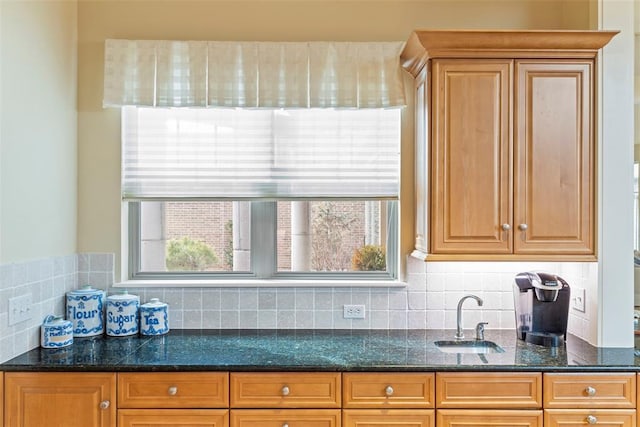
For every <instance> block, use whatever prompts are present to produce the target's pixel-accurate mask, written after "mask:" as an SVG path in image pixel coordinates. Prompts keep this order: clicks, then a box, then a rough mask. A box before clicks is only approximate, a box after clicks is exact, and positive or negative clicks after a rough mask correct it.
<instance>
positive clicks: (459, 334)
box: [456, 295, 482, 340]
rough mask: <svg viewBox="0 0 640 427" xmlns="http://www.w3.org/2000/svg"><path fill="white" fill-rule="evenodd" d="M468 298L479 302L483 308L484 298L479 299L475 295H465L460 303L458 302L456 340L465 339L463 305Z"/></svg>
mask: <svg viewBox="0 0 640 427" xmlns="http://www.w3.org/2000/svg"><path fill="white" fill-rule="evenodd" d="M467 298H473V299H474V300H476V301H477V302H478V305H479V306H480V307H482V298H480V297H477V296H475V295H465V296H463V297H462V298H460V301H458V312H457V317H456V320H457V329H456V339H457V340H461V339H462V338H464V333H462V303H463V302H464V300H466V299H467Z"/></svg>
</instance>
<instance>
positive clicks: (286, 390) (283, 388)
mask: <svg viewBox="0 0 640 427" xmlns="http://www.w3.org/2000/svg"><path fill="white" fill-rule="evenodd" d="M289 393H291V390H289V387H287V386H284V387H282V395H283V396H288V395H289Z"/></svg>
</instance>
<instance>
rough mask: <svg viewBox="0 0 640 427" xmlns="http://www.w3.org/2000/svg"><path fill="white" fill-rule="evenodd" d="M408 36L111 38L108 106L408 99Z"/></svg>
mask: <svg viewBox="0 0 640 427" xmlns="http://www.w3.org/2000/svg"><path fill="white" fill-rule="evenodd" d="M401 49H402V42H217V41H166V40H113V39H111V40H107V41H106V45H105V68H104V98H103V105H104V106H105V107H120V106H124V105H136V106H156V107H245V108H261V107H264V108H388V107H399V106H403V105H405V100H404V89H403V85H402V75H401V67H400V63H399V53H400V51H401Z"/></svg>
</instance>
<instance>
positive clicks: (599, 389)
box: [544, 373, 636, 409]
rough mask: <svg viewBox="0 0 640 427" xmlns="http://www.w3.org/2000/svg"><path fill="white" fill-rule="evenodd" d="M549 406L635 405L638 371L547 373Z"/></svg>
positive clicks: (622, 406)
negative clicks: (634, 372) (624, 372)
mask: <svg viewBox="0 0 640 427" xmlns="http://www.w3.org/2000/svg"><path fill="white" fill-rule="evenodd" d="M544 407H545V408H610V409H616V408H635V407H636V375H635V374H597V373H596V374H544Z"/></svg>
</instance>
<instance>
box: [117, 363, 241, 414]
mask: <svg viewBox="0 0 640 427" xmlns="http://www.w3.org/2000/svg"><path fill="white" fill-rule="evenodd" d="M228 407H229V374H228V373H227V372H139V373H121V374H118V408H135V409H143V408H165V409H168V408H175V409H181V408H190V409H193V408H202V409H213V408H228Z"/></svg>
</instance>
